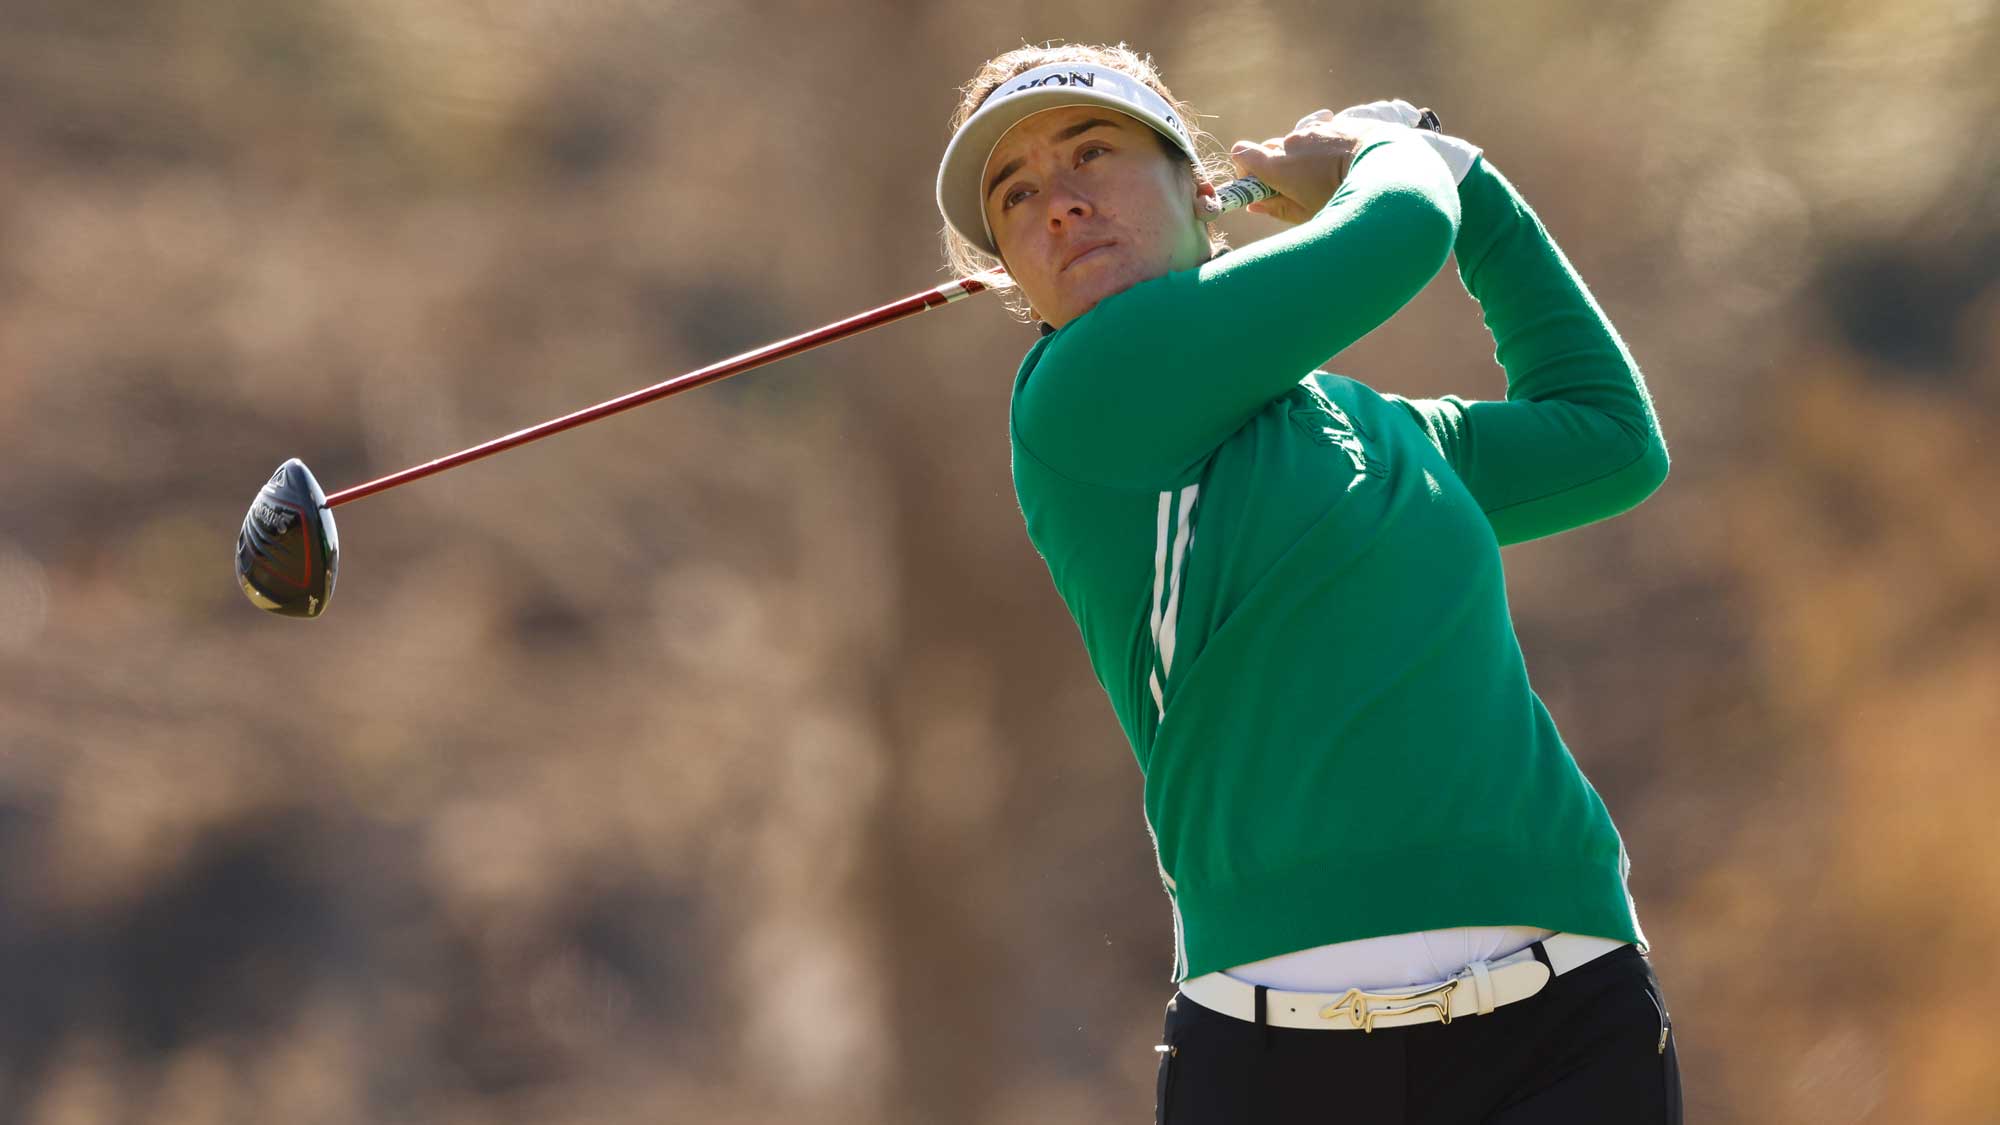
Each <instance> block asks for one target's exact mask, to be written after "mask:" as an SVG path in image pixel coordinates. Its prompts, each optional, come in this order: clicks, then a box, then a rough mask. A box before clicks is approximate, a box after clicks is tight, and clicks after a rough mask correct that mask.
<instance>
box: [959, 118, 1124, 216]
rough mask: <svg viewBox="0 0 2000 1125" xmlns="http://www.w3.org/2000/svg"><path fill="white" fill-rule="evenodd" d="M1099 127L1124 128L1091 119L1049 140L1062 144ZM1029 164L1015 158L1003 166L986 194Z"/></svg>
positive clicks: (1022, 159)
mask: <svg viewBox="0 0 2000 1125" xmlns="http://www.w3.org/2000/svg"><path fill="white" fill-rule="evenodd" d="M1099 125H1103V126H1107V127H1109V128H1112V129H1119V128H1123V126H1121V125H1119V124H1118V123H1117V122H1116V121H1112V120H1110V119H1108V118H1104V117H1091V118H1087V119H1085V120H1083V121H1079V122H1077V123H1076V124H1074V125H1071V126H1070V127H1069V128H1067V129H1064V130H1063V131H1062V132H1060V133H1057V134H1056V135H1055V136H1053V137H1051V138H1049V139H1050V140H1051V141H1055V142H1057V143H1060V142H1062V141H1066V140H1069V139H1070V138H1071V137H1074V136H1079V135H1081V134H1083V133H1088V132H1089V131H1091V130H1092V129H1095V128H1097V127H1098V126H1099ZM1027 162H1028V161H1027V159H1026V158H1025V157H1015V158H1014V159H1012V160H1009V161H1008V162H1007V163H1006V164H1004V165H1002V166H1001V168H1000V171H999V173H998V174H997V175H995V176H994V177H993V182H991V183H989V184H987V185H986V194H987V195H989V196H990V195H992V194H993V189H994V188H997V187H999V186H1000V184H1001V181H1003V180H1005V179H1006V178H1007V177H1009V176H1011V175H1013V174H1014V173H1016V172H1018V171H1020V170H1021V165H1023V164H1026V163H1027Z"/></svg>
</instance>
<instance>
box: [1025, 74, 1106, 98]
mask: <svg viewBox="0 0 2000 1125" xmlns="http://www.w3.org/2000/svg"><path fill="white" fill-rule="evenodd" d="M1096 85H1097V75H1095V74H1090V73H1088V72H1086V71H1081V70H1072V71H1070V72H1069V73H1067V74H1045V75H1043V76H1042V77H1040V78H1037V79H1035V80H1034V81H1033V82H1023V83H1021V84H1020V85H1019V86H1016V87H1014V88H1013V89H1011V90H1009V91H1007V92H1008V93H1010V94H1018V93H1020V92H1021V91H1023V90H1032V89H1034V88H1035V87H1037V86H1091V87H1095V86H1096Z"/></svg>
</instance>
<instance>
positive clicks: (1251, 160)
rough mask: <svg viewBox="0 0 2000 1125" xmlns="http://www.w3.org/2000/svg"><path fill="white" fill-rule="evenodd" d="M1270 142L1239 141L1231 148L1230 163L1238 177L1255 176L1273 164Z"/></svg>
mask: <svg viewBox="0 0 2000 1125" xmlns="http://www.w3.org/2000/svg"><path fill="white" fill-rule="evenodd" d="M1269 148H1270V142H1268V141H1267V142H1265V143H1264V144H1261V145H1260V144H1258V143H1257V142H1255V141H1247V140H1246V141H1237V142H1236V143H1235V144H1233V145H1231V146H1230V148H1229V163H1231V164H1232V165H1235V167H1236V174H1237V175H1238V176H1254V175H1256V174H1257V173H1258V171H1259V170H1261V169H1263V168H1264V167H1266V166H1268V165H1269V164H1270V162H1271V155H1272V154H1271V152H1270V151H1269Z"/></svg>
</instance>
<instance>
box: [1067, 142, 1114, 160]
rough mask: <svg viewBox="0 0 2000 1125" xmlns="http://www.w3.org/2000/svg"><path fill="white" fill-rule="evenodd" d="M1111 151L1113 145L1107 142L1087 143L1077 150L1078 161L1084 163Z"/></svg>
mask: <svg viewBox="0 0 2000 1125" xmlns="http://www.w3.org/2000/svg"><path fill="white" fill-rule="evenodd" d="M1110 151H1111V146H1110V145H1107V144H1095V143H1093V144H1087V145H1085V146H1083V147H1082V148H1080V149H1077V150H1076V162H1077V163H1078V164H1082V163H1084V162H1085V161H1087V160H1090V159H1092V158H1093V157H1097V156H1102V155H1103V154H1105V153H1107V152H1110Z"/></svg>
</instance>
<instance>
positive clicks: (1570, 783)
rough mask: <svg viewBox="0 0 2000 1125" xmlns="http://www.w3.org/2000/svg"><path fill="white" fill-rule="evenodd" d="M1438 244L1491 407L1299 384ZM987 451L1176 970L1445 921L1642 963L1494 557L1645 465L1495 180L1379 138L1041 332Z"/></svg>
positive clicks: (1602, 819)
mask: <svg viewBox="0 0 2000 1125" xmlns="http://www.w3.org/2000/svg"><path fill="white" fill-rule="evenodd" d="M1461 209H1462V211H1463V220H1462V221H1461ZM1453 252H1456V254H1457V258H1458V265H1459V274H1460V276H1461V277H1462V278H1463V280H1464V282H1465V286H1466V288H1467V289H1468V290H1469V291H1470V292H1471V293H1472V295H1473V297H1474V298H1476V299H1477V300H1478V302H1479V304H1480V307H1481V309H1482V311H1483V312H1484V314H1485V318H1486V324H1487V327H1488V328H1489V329H1490V330H1491V332H1492V333H1493V336H1494V338H1495V340H1496V341H1497V342H1498V353H1497V355H1498V359H1499V361H1500V363H1501V365H1502V366H1503V367H1504V368H1505V370H1506V373H1507V399H1506V401H1504V402H1468V401H1465V400H1463V399H1460V398H1457V397H1446V398H1443V399H1437V400H1414V401H1413V400H1408V399H1404V398H1400V397H1397V396H1394V395H1383V394H1378V393H1377V392H1375V391H1374V390H1372V389H1370V388H1368V387H1366V386H1364V385H1362V384H1361V383H1358V382H1356V381H1354V380H1353V379H1348V378H1344V377H1342V376H1339V375H1331V374H1326V373H1324V372H1320V371H1316V370H1314V369H1315V367H1316V366H1317V365H1319V364H1321V363H1323V362H1325V361H1326V359H1327V357H1329V356H1332V355H1334V354H1335V353H1338V352H1339V351H1340V350H1341V349H1343V348H1345V347H1346V346H1347V345H1349V344H1351V343H1353V342H1354V341H1355V340H1357V339H1359V338H1360V337H1362V336H1363V335H1366V334H1367V333H1368V332H1369V331H1370V330H1372V329H1374V328H1375V327H1376V326H1377V325H1379V324H1381V323H1382V322H1383V321H1385V320H1387V319H1388V318H1389V317H1390V316H1391V315H1392V314H1393V313H1395V311H1396V310H1397V309H1399V308H1401V307H1402V306H1403V304H1404V303H1405V302H1406V301H1408V300H1409V299H1410V298H1411V297H1412V296H1414V295H1415V294H1416V293H1417V291H1418V290H1420V289H1422V288H1423V286H1424V285H1425V284H1426V283H1427V282H1428V281H1429V280H1430V279H1431V277H1432V276H1434V275H1435V274H1436V273H1437V271H1438V269H1439V268H1440V267H1441V266H1442V265H1443V263H1444V262H1445V260H1446V257H1447V255H1448V254H1450V253H1453ZM1010 430H1011V434H1012V441H1013V454H1014V480H1015V488H1016V493H1017V495H1018V497H1019V499H1020V504H1021V511H1022V514H1023V516H1024V517H1025V519H1026V521H1027V527H1028V535H1029V537H1030V538H1031V539H1032V540H1033V542H1034V544H1035V547H1036V549H1037V550H1039V551H1040V552H1041V554H1042V557H1043V559H1044V560H1045V561H1046V562H1047V564H1048V568H1049V573H1050V576H1051V577H1052V578H1053V579H1054V580H1055V585H1056V589H1057V591H1058V592H1059V593H1060V594H1061V596H1062V598H1063V600H1064V602H1066V603H1067V604H1068V606H1069V610H1070V613H1071V614H1072V615H1073V616H1074V617H1075V619H1076V623H1077V627H1078V629H1079V630H1080V631H1081V632H1082V634H1083V642H1084V646H1085V648H1086V649H1087V650H1088V651H1089V655H1090V661H1091V664H1092V666H1093V668H1094V669H1095V670H1096V673H1097V678H1098V681H1099V682H1100V683H1101V684H1102V685H1103V686H1104V690H1105V692H1106V693H1107V694H1109V695H1110V697H1111V704H1112V707H1113V708H1114V709H1115V710H1116V711H1117V713H1118V719H1119V722H1120V723H1121V724H1122V725H1123V726H1124V729H1125V733H1126V736H1127V738H1129V739H1130V741H1131V744H1132V750H1133V753H1134V754H1135V755H1136V757H1137V758H1138V762H1139V768H1140V770H1141V771H1142V772H1143V773H1144V775H1145V811H1146V819H1147V825H1148V827H1149V829H1150V830H1151V832H1152V834H1153V838H1154V848H1155V851H1156V853H1157V856H1158V860H1159V864H1160V873H1161V877H1162V879H1163V880H1164V882H1165V884H1166V887H1167V893H1168V896H1169V898H1170V899H1171V900H1172V902H1173V906H1174V936H1175V949H1176V956H1175V966H1174V979H1175V980H1176V981H1179V980H1181V979H1184V978H1186V977H1187V976H1190V975H1199V974H1202V973H1207V972H1211V971H1214V970H1218V969H1224V968H1229V967H1233V966H1236V965H1240V964H1243V963H1245V962H1249V961H1256V960H1261V959H1263V958H1266V957H1272V956H1276V955H1278V954H1282V953H1290V952H1293V951H1296V950H1300V949H1307V948H1311V947H1313V946H1318V945H1324V944H1327V943H1330V942H1338V941H1347V940H1351V939H1355V938H1364V937H1373V936H1379V935H1384V934H1397V933H1408V932H1411V931H1416V930H1428V929H1438V928H1444V927H1450V926H1472V925H1526V926H1541V927H1546V928H1549V929H1554V930H1563V931H1569V932H1573V933H1584V934H1594V935H1598V936H1602V937H1610V938H1619V939H1623V940H1628V941H1643V938H1642V937H1641V935H1640V931H1639V927H1638V921H1637V918H1636V917H1635V915H1634V912H1633V908H1632V903H1631V900H1630V898H1629V896H1628V895H1627V893H1626V889H1625V873H1626V869H1627V867H1628V866H1629V865H1628V863H1627V861H1626V858H1625V851H1624V847H1623V844H1622V843H1621V841H1620V840H1619V837H1618V832H1617V830H1616V829H1615V828H1614V827H1613V826H1612V823H1611V818H1610V816H1609V814H1608V813H1607V812H1606V811H1605V808H1604V804H1603V802H1602V801H1600V800H1599V799H1598V796H1597V793H1596V791H1595V790H1594V789H1592V788H1591V785H1590V783H1589V782H1588V781H1587V780H1585V778H1584V776H1583V774H1582V772H1581V771H1580V770H1578V768H1577V765H1576V762H1575V760H1574V759H1572V758H1571V757H1570V753H1569V750H1568V748H1567V747H1565V746H1564V745H1563V742H1562V738H1561V736H1560V735H1558V734H1557V733H1556V727H1555V723H1554V722H1553V721H1552V720H1551V719H1550V718H1549V713H1548V711H1547V710H1546V709H1545V708H1544V707H1543V706H1542V702H1541V700H1540V699H1539V698H1537V697H1536V695H1535V693H1534V691H1533V689H1531V688H1530V687H1529V685H1528V673H1527V667H1526V665H1525V663H1524V662H1523V659H1522V656H1521V649H1520V644H1519V642H1518V641H1517V640H1516V638H1515V636H1514V627H1513V622H1512V620H1511V618H1510V617H1509V614H1508V609H1507V594H1506V587H1505V581H1504V575H1503V573H1502V569H1501V560H1500V547H1501V545H1503V544H1506V543H1514V542H1519V541H1521V540H1523V539H1531V538H1535V537H1537V536H1542V535H1551V534H1554V533H1555V532H1558V531H1562V530H1564V529H1566V528H1571V527H1576V526H1578V525H1580V524H1584V523H1588V522H1590V521H1592V520H1598V519H1603V518H1606V517H1608V516H1612V515H1615V514H1617V513H1619V512H1621V511H1624V510H1626V509H1628V508H1630V507H1632V506H1633V505H1635V504H1637V503H1638V502H1639V501H1640V500H1642V499H1644V498H1645V497H1646V496H1647V495H1648V494H1649V493H1651V492H1652V491H1653V489H1655V488H1657V487H1658V486H1659V484H1660V483H1661V481H1662V480H1664V479H1665V476H1666V472H1667V451H1666V446H1665V445H1664V443H1663V442H1662V440H1661V438H1660V431H1659V425H1658V422H1657V421H1656V419H1655V417H1654V414H1653V409H1652V404H1651V402H1650V400H1649V399H1648V397H1647V394H1646V390H1645V385H1644V383H1643V381H1642V380H1641V379H1640V376H1639V371H1638V368H1637V366H1636V365H1635V364H1634V363H1633V361H1632V358H1631V356H1630V354H1629V353H1628V352H1627V351H1626V350H1625V347H1624V345H1623V343H1622V342H1620V340H1619V339H1618V337H1617V335H1616V333H1615V332H1614V331H1613V330H1612V328H1611V325H1610V324H1609V323H1608V322H1607V321H1606V320H1605V317H1604V314H1603V313H1602V311H1600V310H1599V309H1598V307H1597V305H1596V303H1595V302H1594V301H1593V300H1592V299H1591V296H1590V294H1589V292H1588V291H1587V290H1586V289H1585V287H1584V285H1583V282H1582V281H1581V280H1580V279H1579V278H1578V277H1577V275H1576V273H1575V272H1574V271H1573V270H1572V269H1571V268H1570V266H1569V263H1568V262H1567V261H1566V260H1565V259H1564V258H1563V256H1562V253H1561V251H1559V250H1558V249H1557V248H1556V245H1555V243H1554V241H1552V240H1551V239H1550V238H1549V235H1548V233H1547V232H1546V231H1545V230H1544V229H1543V228H1542V225H1541V223H1540V222H1539V221H1538V220H1537V219H1536V217H1535V215H1534V213H1533V212H1532V211H1530V210H1529V209H1528V206H1527V204H1526V203H1524V202H1523V201H1522V200H1521V198H1520V196H1519V195H1518V194H1517V193H1516V192H1515V190H1514V188H1513V185H1511V184H1509V183H1508V182H1507V180H1506V179H1505V178H1504V177H1502V176H1501V175H1500V173H1499V172H1497V171H1495V170H1494V169H1493V168H1492V167H1491V166H1490V165H1488V164H1486V163H1485V161H1483V160H1482V161H1480V162H1479V163H1477V164H1476V165H1475V166H1474V168H1473V169H1472V171H1471V172H1470V174H1468V175H1467V177H1466V179H1465V181H1464V183H1463V184H1462V185H1461V186H1459V187H1458V188H1457V189H1456V190H1454V186H1453V184H1452V181H1451V176H1450V173H1449V172H1448V171H1447V169H1446V168H1445V165H1444V163H1443V161H1442V160H1440V159H1439V158H1438V156H1437V155H1436V153H1434V152H1433V151H1431V149H1430V148H1429V147H1428V145H1426V144H1425V143H1424V142H1423V141H1422V140H1421V139H1420V138H1418V137H1416V136H1415V135H1414V134H1411V135H1405V136H1399V137H1397V138H1395V139H1390V140H1379V141H1376V142H1374V143H1373V144H1371V145H1370V146H1369V147H1367V148H1366V149H1365V150H1364V151H1363V152H1362V153H1361V155H1360V156H1359V157H1357V159H1356V160H1355V162H1354V165H1353V169H1352V171H1351V172H1350V173H1349V175H1348V177H1347V180H1346V182H1345V183H1343V184H1342V185H1341V187H1340V190H1339V191H1337V192H1336V193H1335V194H1334V196H1333V198H1332V199H1331V200H1329V201H1328V203H1327V205H1326V207H1325V209H1324V210H1322V211H1321V212H1320V213H1319V214H1318V215H1317V216H1315V217H1314V218H1313V219H1312V220H1311V221H1309V222H1306V223H1303V224H1300V225H1299V226H1297V227H1295V228H1293V229H1291V230H1289V231H1287V232H1285V233H1283V234H1280V235H1277V236H1275V237H1272V238H1268V239H1265V240H1263V241H1261V242H1258V243H1256V244H1255V245H1253V246H1250V247H1247V248H1245V249H1242V250H1238V251H1236V252H1233V253H1230V254H1228V255H1226V256H1224V257H1220V258H1217V259H1215V260H1213V261H1210V262H1207V263H1205V264H1203V265H1202V266H1201V267H1199V268H1197V269H1194V270H1188V271H1184V272H1178V273H1170V274H1168V275H1166V276H1164V277H1160V278H1156V279H1154V280H1151V281H1147V282H1144V283H1142V284H1139V285H1136V286H1133V287H1132V288H1131V289H1128V290H1126V291H1125V292H1123V293H1119V294H1117V295H1115V296H1112V297H1109V298H1106V299H1105V300H1104V301H1102V302H1100V303H1099V304H1098V305H1097V306H1096V307H1095V308H1094V309H1092V310H1091V311H1090V312H1089V313H1087V314H1085V315H1083V316H1081V317H1078V318H1077V319H1076V320H1074V321H1071V322H1070V323H1069V324H1067V325H1065V326H1064V327H1063V328H1062V329H1061V330H1060V331H1057V332H1055V333H1053V334H1051V335H1049V336H1047V337H1046V338H1044V339H1043V340H1041V341H1040V342H1039V343H1037V344H1036V345H1035V347H1034V348H1033V349H1032V350H1031V351H1029V353H1028V355H1027V358H1026V359H1025V360H1023V362H1022V364H1021V369H1020V372H1019V374H1018V376H1017V377H1016V379H1015V383H1014V393H1013V402H1012V417H1011V426H1010Z"/></svg>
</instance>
